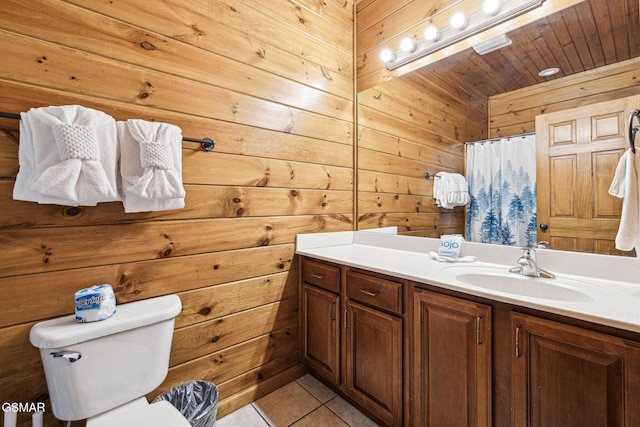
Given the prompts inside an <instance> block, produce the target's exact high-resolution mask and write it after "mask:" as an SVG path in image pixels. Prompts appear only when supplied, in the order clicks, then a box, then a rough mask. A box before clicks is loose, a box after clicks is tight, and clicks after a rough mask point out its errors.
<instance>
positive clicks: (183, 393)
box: [153, 381, 218, 427]
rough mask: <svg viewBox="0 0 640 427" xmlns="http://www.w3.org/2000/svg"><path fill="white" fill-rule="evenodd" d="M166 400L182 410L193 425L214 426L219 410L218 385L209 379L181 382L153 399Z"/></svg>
mask: <svg viewBox="0 0 640 427" xmlns="http://www.w3.org/2000/svg"><path fill="white" fill-rule="evenodd" d="M161 400H166V401H167V402H169V403H171V404H172V405H173V406H175V407H176V409H178V411H180V413H181V414H182V415H183V416H184V417H185V418H186V419H187V421H189V423H191V425H192V426H193V427H214V426H215V425H216V414H217V412H218V387H216V385H215V384H213V383H211V382H208V381H189V382H186V383H182V384H179V385H177V386H175V387H173V388H171V389H169V390H167V391H165V392H164V393H162V394H160V395H159V396H157V397H156V398H155V399H153V403H155V402H159V401H161Z"/></svg>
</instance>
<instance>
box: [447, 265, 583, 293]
mask: <svg viewBox="0 0 640 427" xmlns="http://www.w3.org/2000/svg"><path fill="white" fill-rule="evenodd" d="M442 272H443V273H444V274H446V275H447V276H449V275H450V278H451V279H453V280H457V281H459V282H463V283H466V284H468V285H472V286H477V287H480V288H485V289H490V290H493V291H498V292H505V293H509V294H514V295H519V296H523V297H531V298H540V299H547V300H556V301H569V302H593V298H592V297H591V296H590V295H589V294H587V293H584V292H582V291H580V290H577V289H576V287H580V286H584V285H587V286H588V284H586V283H583V282H579V281H577V280H572V279H567V278H557V279H545V278H541V277H529V276H523V275H521V274H516V273H510V272H509V271H507V270H506V269H501V268H496V267H481V266H477V267H474V266H471V265H469V266H451V267H445V268H443V269H442Z"/></svg>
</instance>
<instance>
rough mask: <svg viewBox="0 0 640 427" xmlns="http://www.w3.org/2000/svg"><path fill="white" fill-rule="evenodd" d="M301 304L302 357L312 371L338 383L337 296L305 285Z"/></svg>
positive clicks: (338, 299)
mask: <svg viewBox="0 0 640 427" xmlns="http://www.w3.org/2000/svg"><path fill="white" fill-rule="evenodd" d="M302 305H303V307H302V312H303V319H302V323H303V324H302V328H303V334H304V339H303V340H304V343H303V354H304V358H305V359H306V361H307V364H308V366H309V368H310V369H312V370H313V371H314V372H315V373H317V374H318V375H320V376H322V377H323V378H325V379H326V380H328V381H330V382H332V383H333V384H336V385H337V384H340V350H339V349H340V322H339V319H338V318H339V313H340V297H339V296H338V295H336V294H333V293H331V292H328V291H325V290H323V289H319V288H316V287H315V286H309V285H307V284H305V285H303V286H302Z"/></svg>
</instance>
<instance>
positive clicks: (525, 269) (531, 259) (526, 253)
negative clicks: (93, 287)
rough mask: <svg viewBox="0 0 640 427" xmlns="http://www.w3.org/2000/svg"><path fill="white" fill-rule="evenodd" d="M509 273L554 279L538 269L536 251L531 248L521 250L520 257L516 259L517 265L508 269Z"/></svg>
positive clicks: (548, 273)
mask: <svg viewBox="0 0 640 427" xmlns="http://www.w3.org/2000/svg"><path fill="white" fill-rule="evenodd" d="M509 271H510V272H511V273H517V274H522V275H523V276H531V277H544V278H547V279H555V278H556V276H555V274H553V273H550V272H548V271H546V270H543V269H541V268H540V267H538V260H537V256H536V250H535V249H533V248H522V256H521V257H520V258H518V265H517V266H515V267H511V268H510V269H509Z"/></svg>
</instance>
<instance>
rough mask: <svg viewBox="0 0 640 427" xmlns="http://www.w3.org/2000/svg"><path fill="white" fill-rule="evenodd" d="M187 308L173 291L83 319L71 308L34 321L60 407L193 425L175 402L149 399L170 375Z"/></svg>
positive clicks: (97, 415)
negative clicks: (178, 320)
mask: <svg viewBox="0 0 640 427" xmlns="http://www.w3.org/2000/svg"><path fill="white" fill-rule="evenodd" d="M181 309H182V303H181V301H180V298H179V297H178V296H177V295H167V296H163V297H158V298H151V299H147V300H143V301H138V302H132V303H129V304H122V305H119V306H118V307H117V311H116V313H115V314H114V315H113V316H112V317H111V318H109V319H107V320H103V321H100V322H92V323H77V322H76V320H75V316H67V317H61V318H57V319H53V320H49V321H46V322H41V323H38V324H37V325H35V326H34V327H33V328H31V332H30V334H29V339H30V341H31V344H33V345H34V346H36V347H38V348H39V349H40V356H41V357H42V364H43V366H44V372H45V376H46V378H47V386H48V388H49V397H50V399H51V405H52V408H53V415H55V417H56V418H58V419H60V420H64V421H75V420H83V419H87V424H86V425H87V427H114V426H118V427H144V426H154V427H162V426H166V427H183V426H184V427H190V426H191V425H190V423H189V422H188V421H187V420H186V418H184V417H183V416H182V414H180V412H179V411H178V410H177V409H176V408H175V407H173V405H171V404H170V403H169V402H166V401H162V402H158V403H152V404H149V402H148V401H147V399H146V398H145V395H146V394H147V393H150V392H152V391H153V390H155V389H156V387H158V386H159V385H160V384H161V383H162V381H164V379H165V378H166V376H167V370H168V368H169V353H170V351H171V340H172V338H173V324H174V320H175V317H176V316H177V315H178V313H180V310H181Z"/></svg>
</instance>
